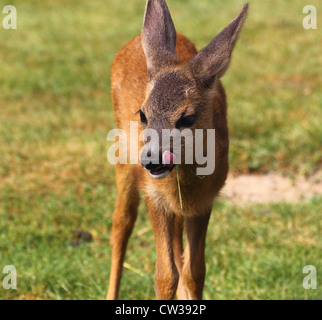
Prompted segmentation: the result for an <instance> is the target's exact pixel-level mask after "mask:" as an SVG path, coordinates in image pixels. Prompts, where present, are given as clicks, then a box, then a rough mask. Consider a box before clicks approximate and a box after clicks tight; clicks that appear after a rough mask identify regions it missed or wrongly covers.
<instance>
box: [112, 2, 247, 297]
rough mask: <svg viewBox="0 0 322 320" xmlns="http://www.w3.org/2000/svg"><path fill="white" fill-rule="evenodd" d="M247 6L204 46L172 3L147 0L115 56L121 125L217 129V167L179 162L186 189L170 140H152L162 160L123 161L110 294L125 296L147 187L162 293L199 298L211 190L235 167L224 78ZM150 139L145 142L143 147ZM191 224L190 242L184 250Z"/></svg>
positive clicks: (157, 285)
mask: <svg viewBox="0 0 322 320" xmlns="http://www.w3.org/2000/svg"><path fill="white" fill-rule="evenodd" d="M247 10H248V4H246V5H245V6H244V8H243V10H242V11H241V13H240V14H239V16H238V17H236V18H235V20H233V21H232V22H231V23H230V24H229V25H228V26H227V27H226V28H225V29H223V30H222V31H221V32H220V33H219V34H218V35H217V36H216V37H215V38H214V39H213V40H212V41H211V42H210V44H208V45H207V46H206V47H205V48H204V49H203V50H201V51H200V52H199V53H198V52H197V50H196V49H195V47H194V44H193V43H191V42H190V41H189V40H188V39H187V38H185V37H184V36H183V35H181V34H179V33H178V34H177V32H176V30H175V27H174V25H173V21H172V18H171V16H170V12H169V9H168V7H167V4H166V2H165V1H164V0H148V1H147V5H146V11H145V18H144V25H143V29H142V33H141V35H138V36H136V37H135V38H134V39H133V40H132V41H131V42H130V43H128V44H127V45H126V46H125V47H124V48H123V49H122V50H121V51H119V52H118V54H117V55H116V57H115V59H114V62H113V66H112V75H111V80H112V101H113V106H114V112H115V117H116V123H117V126H118V128H121V129H123V130H125V131H126V132H128V133H130V121H138V122H139V123H140V125H139V133H140V132H142V131H143V130H144V129H147V128H148V129H154V130H156V131H157V132H158V134H161V130H163V129H174V128H177V129H179V130H180V131H181V130H183V129H186V128H190V129H191V130H192V131H193V132H195V131H194V130H195V129H215V130H216V143H215V144H214V145H213V148H214V149H215V163H216V167H215V170H214V171H213V173H212V174H209V175H206V176H205V177H204V178H203V179H200V177H197V176H195V175H194V174H192V171H193V170H194V171H195V170H196V166H197V165H196V163H192V164H185V163H182V164H181V165H180V166H179V167H177V168H178V175H179V181H180V187H181V192H180V195H179V190H178V181H177V175H176V170H172V169H173V168H174V159H175V155H174V153H173V151H172V147H171V145H170V146H168V148H166V149H165V148H163V147H162V145H161V142H159V141H157V142H154V141H149V148H150V149H151V150H152V149H155V150H158V151H160V152H161V153H160V155H161V156H160V161H159V163H155V162H152V161H151V160H150V159H149V158H146V157H143V156H142V154H143V153H141V154H140V155H139V157H140V162H141V163H140V164H137V165H132V164H117V165H116V167H115V171H116V172H115V173H116V185H117V192H118V193H117V200H116V206H115V210H114V213H113V227H112V237H111V246H112V265H111V273H110V282H109V290H108V294H107V299H117V297H118V291H119V287H120V281H121V274H122V267H123V261H124V256H125V251H126V246H127V242H128V239H129V237H130V234H131V232H132V229H133V226H134V222H135V220H136V217H137V207H138V204H139V191H142V192H143V194H144V197H145V201H146V204H147V208H148V211H149V215H150V219H151V221H152V227H153V232H154V236H155V243H156V252H157V255H156V265H155V292H156V296H157V298H158V299H173V298H174V296H175V294H176V293H177V296H178V298H179V299H202V292H203V287H204V281H205V271H206V270H205V269H206V268H205V254H204V251H205V238H206V233H207V226H208V221H209V217H210V213H211V210H212V205H213V201H214V198H215V197H216V196H217V195H218V193H219V191H220V189H221V188H222V187H223V185H224V183H225V180H226V177H227V172H228V145H229V140H228V128H227V120H226V108H227V105H226V96H225V91H224V88H223V86H222V84H221V82H220V78H221V77H222V76H223V75H224V73H225V72H226V70H227V69H228V66H229V63H230V60H231V54H232V51H233V48H234V46H235V44H236V41H237V38H238V35H239V33H240V31H241V28H242V25H243V23H244V21H245V18H246V15H247ZM206 131H207V130H206ZM146 142H147V141H145V142H144V141H143V142H141V141H140V142H139V143H140V146H141V147H142V148H141V150H144V148H145V147H146V146H147V143H146ZM151 150H150V151H149V152H150V153H151ZM145 151H146V150H145ZM149 152H147V154H148V153H149ZM166 160H167V162H166ZM192 169H193V170H192ZM179 196H180V197H182V202H180V201H179ZM184 229H185V233H186V238H187V241H186V242H187V244H186V248H185V250H184V251H183V242H182V236H183V230H184Z"/></svg>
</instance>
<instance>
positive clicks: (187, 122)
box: [176, 115, 196, 129]
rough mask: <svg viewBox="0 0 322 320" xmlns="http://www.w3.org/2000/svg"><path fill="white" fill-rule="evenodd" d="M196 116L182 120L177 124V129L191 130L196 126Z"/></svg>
mask: <svg viewBox="0 0 322 320" xmlns="http://www.w3.org/2000/svg"><path fill="white" fill-rule="evenodd" d="M195 121H196V116H194V115H190V116H186V117H182V118H180V119H179V120H178V121H177V123H176V128H177V129H180V128H190V127H192V126H193V125H194V124H195Z"/></svg>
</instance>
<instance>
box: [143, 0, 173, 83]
mask: <svg viewBox="0 0 322 320" xmlns="http://www.w3.org/2000/svg"><path fill="white" fill-rule="evenodd" d="M176 42H177V33H176V29H175V27H174V24H173V21H172V18H171V15H170V12H169V9H168V6H167V4H166V2H165V0H148V1H147V4H146V9H145V17H144V24H143V29H142V46H143V50H144V53H145V56H146V62H147V67H148V72H149V75H150V77H153V75H154V74H155V73H157V72H158V71H160V69H161V68H162V67H165V66H167V65H169V64H172V63H173V62H175V61H177V57H176Z"/></svg>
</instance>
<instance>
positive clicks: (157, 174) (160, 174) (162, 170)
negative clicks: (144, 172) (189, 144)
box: [149, 164, 174, 179]
mask: <svg viewBox="0 0 322 320" xmlns="http://www.w3.org/2000/svg"><path fill="white" fill-rule="evenodd" d="M173 168H174V165H173V164H172V165H168V164H162V165H160V166H159V167H156V168H153V169H150V170H149V171H150V176H151V177H152V178H155V179H162V178H165V177H166V176H167V175H168V174H169V173H170V172H171V171H172V170H173Z"/></svg>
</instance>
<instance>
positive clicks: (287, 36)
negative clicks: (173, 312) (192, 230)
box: [0, 0, 322, 299]
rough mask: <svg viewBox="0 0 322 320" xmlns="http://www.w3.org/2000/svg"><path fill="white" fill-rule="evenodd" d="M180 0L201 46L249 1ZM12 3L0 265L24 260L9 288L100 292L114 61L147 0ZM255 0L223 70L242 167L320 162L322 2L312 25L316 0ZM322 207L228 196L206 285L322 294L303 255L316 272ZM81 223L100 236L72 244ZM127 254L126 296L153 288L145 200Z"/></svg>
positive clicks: (109, 200) (235, 294) (269, 168)
mask: <svg viewBox="0 0 322 320" xmlns="http://www.w3.org/2000/svg"><path fill="white" fill-rule="evenodd" d="M168 2H169V3H168V4H169V7H170V9H171V12H172V14H173V18H174V22H175V25H176V27H177V30H178V31H180V32H183V33H185V34H186V35H187V36H188V37H189V38H190V39H191V40H192V41H194V42H195V43H196V45H197V48H198V49H201V48H202V47H203V46H204V45H206V44H207V43H208V42H209V41H210V40H211V39H212V37H213V36H214V35H215V34H216V33H217V32H219V31H220V30H221V29H222V28H223V27H224V26H226V25H227V24H228V23H229V22H230V20H232V18H233V17H235V16H236V15H237V13H238V11H239V10H240V9H241V7H242V3H243V2H242V1H233V0H227V1H225V2H222V1H215V2H214V1H210V0H199V1H193V0H189V1H180V0H169V1H168ZM5 4H14V5H15V6H16V7H17V11H18V29H17V30H15V31H6V30H4V29H2V26H1V24H0V48H1V50H0V63H1V73H0V93H1V94H0V110H1V113H0V115H1V116H0V121H1V126H0V154H1V157H0V271H1V270H2V268H3V267H4V266H5V265H8V264H13V265H15V266H16V268H17V272H18V289H17V290H4V289H2V286H1V280H2V278H1V276H2V273H1V272H0V299H13V298H19V297H22V296H23V295H27V296H29V297H35V298H38V299H101V298H103V297H104V295H105V292H106V288H107V284H108V273H109V267H110V266H109V264H110V253H111V251H110V248H109V246H108V241H109V236H110V230H111V214H112V212H113V206H114V200H115V195H116V190H115V184H114V176H113V168H112V167H111V166H110V165H109V164H108V163H107V161H106V152H107V148H108V145H107V142H106V135H107V132H108V130H110V129H111V128H113V127H114V126H115V125H114V119H113V113H112V106H111V103H110V88H109V86H110V80H109V72H110V66H111V63H112V59H113V56H114V54H115V53H116V52H117V51H118V50H119V49H120V48H121V47H122V46H123V45H124V44H125V43H126V42H128V41H129V40H130V39H131V38H133V37H134V36H135V35H136V34H137V33H139V32H140V29H141V25H142V19H143V12H144V1H139V0H131V1H116V0H113V1H112V0H111V1H84V0H77V1H76V0H68V1H67V0H65V1H64V0H61V1H39V0H31V1H14V0H12V1H3V2H1V3H0V9H2V8H1V6H2V5H3V6H4V5H5ZM250 4H251V8H250V14H249V17H248V20H247V23H246V25H245V28H244V30H243V33H242V35H241V38H240V41H239V43H238V45H237V47H236V50H235V52H234V56H233V62H232V64H231V67H230V70H229V71H228V73H227V75H226V76H225V77H224V78H223V82H224V85H225V87H226V91H227V95H228V101H229V127H230V133H231V150H230V151H231V152H230V165H231V170H232V171H234V172H236V173H237V172H243V173H247V172H258V173H261V172H278V173H281V174H286V175H297V174H299V173H300V174H306V175H309V174H311V173H313V172H314V171H316V170H317V169H318V168H320V167H321V158H322V151H321V148H320V147H319V146H320V145H321V143H322V127H321V125H320V119H321V116H322V96H321V94H320V91H321V89H320V88H321V86H322V79H321V76H320V70H321V65H322V57H321V54H320V49H321V48H320V47H321V46H320V45H319V43H320V40H321V36H322V34H321V28H320V27H319V22H320V20H319V18H320V17H321V15H320V12H321V10H322V7H321V3H320V2H319V1H317V0H314V1H311V3H310V4H313V5H315V6H316V7H317V11H318V29H317V30H311V31H307V30H304V29H303V27H302V19H303V17H304V15H303V14H302V8H303V6H304V5H306V4H307V3H306V2H305V1H304V0H296V1H290V0H289V1H283V2H281V1H277V0H274V1H269V3H264V2H263V1H250ZM0 17H1V15H0ZM3 17H4V15H3ZM321 209H322V208H321V198H315V199H313V200H312V201H311V202H308V203H304V202H303V203H300V204H297V205H286V204H278V205H256V206H253V205H249V206H247V207H242V208H239V207H236V206H233V205H230V204H229V203H226V202H225V201H224V200H221V202H220V203H219V204H218V205H217V206H216V207H215V209H214V213H213V216H212V219H211V223H210V226H209V233H208V238H207V239H208V246H207V252H206V254H207V269H208V273H207V280H206V287H205V294H204V296H205V298H206V299H214V298H216V299H223V298H229V299H233V298H236V299H242V298H245V299H248V298H250V299H271V298H282V299H292V298H294V299H321V298H322V293H321V285H322V283H321V282H320V283H318V290H309V291H307V290H304V289H303V287H302V280H303V276H304V275H303V274H302V268H303V267H304V266H305V265H307V264H313V265H315V266H316V267H317V270H318V281H319V273H321V272H322V261H321V243H322V241H321V231H322V230H321V220H322V219H321V218H322V215H321V211H322V210H321ZM73 230H85V231H88V232H90V233H91V234H92V235H93V238H94V239H93V241H92V242H89V243H84V244H81V245H79V246H77V247H73V246H72V243H73V241H75V239H74V233H73ZM140 231H141V232H140ZM144 231H146V232H144ZM142 233H144V234H142ZM126 261H127V263H128V264H129V265H130V266H131V269H132V270H129V269H125V272H124V278H123V282H122V287H121V293H120V296H121V297H122V298H125V299H153V298H154V283H153V270H154V261H155V248H154V241H153V234H152V230H151V228H150V223H149V221H148V218H147V211H146V208H145V207H144V206H143V205H142V206H141V209H140V215H139V220H138V221H137V224H136V229H135V230H134V233H133V238H132V239H131V241H130V244H129V250H128V255H127V260H126ZM133 270H134V271H135V270H139V271H140V272H138V273H139V274H138V273H135V272H134V271H133Z"/></svg>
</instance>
